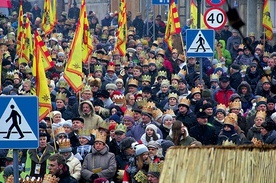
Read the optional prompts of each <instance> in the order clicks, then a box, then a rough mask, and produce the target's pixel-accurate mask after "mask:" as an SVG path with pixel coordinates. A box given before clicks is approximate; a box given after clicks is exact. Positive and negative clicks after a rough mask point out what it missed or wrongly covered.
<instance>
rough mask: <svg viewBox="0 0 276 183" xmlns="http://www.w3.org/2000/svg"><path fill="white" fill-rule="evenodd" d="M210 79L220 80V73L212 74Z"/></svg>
mask: <svg viewBox="0 0 276 183" xmlns="http://www.w3.org/2000/svg"><path fill="white" fill-rule="evenodd" d="M210 80H211V81H219V75H217V74H211V76H210Z"/></svg>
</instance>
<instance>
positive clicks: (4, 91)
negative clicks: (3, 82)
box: [2, 85, 13, 95]
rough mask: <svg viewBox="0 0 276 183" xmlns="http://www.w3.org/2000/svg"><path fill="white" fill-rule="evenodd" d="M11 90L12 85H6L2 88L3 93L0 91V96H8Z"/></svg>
mask: <svg viewBox="0 0 276 183" xmlns="http://www.w3.org/2000/svg"><path fill="white" fill-rule="evenodd" d="M12 89H13V86H12V85H8V86H6V87H5V88H3V91H2V94H3V95H9V94H10V91H11V90H12Z"/></svg>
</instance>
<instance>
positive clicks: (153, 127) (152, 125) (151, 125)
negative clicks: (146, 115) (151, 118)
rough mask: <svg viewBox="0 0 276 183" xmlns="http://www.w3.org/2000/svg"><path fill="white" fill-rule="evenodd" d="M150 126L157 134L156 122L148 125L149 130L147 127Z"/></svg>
mask: <svg viewBox="0 0 276 183" xmlns="http://www.w3.org/2000/svg"><path fill="white" fill-rule="evenodd" d="M149 128H151V129H153V130H154V132H155V134H157V126H155V125H154V124H149V125H148V126H147V127H146V131H147V129H149Z"/></svg>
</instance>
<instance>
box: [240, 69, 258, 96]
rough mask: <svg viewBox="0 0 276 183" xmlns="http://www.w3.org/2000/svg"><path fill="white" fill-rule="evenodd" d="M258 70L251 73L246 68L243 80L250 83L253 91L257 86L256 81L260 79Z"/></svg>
mask: <svg viewBox="0 0 276 183" xmlns="http://www.w3.org/2000/svg"><path fill="white" fill-rule="evenodd" d="M260 77H261V76H260V72H259V71H258V70H256V72H254V73H252V72H251V71H250V69H248V70H246V74H245V78H244V80H245V81H247V83H248V84H249V85H250V87H251V90H252V91H253V92H255V90H256V88H257V84H258V81H259V80H260Z"/></svg>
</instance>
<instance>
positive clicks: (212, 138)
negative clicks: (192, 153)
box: [190, 123, 218, 145]
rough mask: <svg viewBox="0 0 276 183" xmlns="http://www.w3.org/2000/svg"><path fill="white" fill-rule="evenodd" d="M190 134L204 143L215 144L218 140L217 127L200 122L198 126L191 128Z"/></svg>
mask: <svg viewBox="0 0 276 183" xmlns="http://www.w3.org/2000/svg"><path fill="white" fill-rule="evenodd" d="M190 136H191V137H194V138H195V139H197V140H198V141H200V142H201V143H202V145H215V144H217V140H218V136H217V134H216V129H215V127H213V126H210V125H208V124H207V125H200V124H199V123H198V124H197V125H196V126H194V127H192V128H191V130H190Z"/></svg>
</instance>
